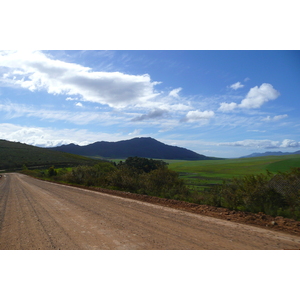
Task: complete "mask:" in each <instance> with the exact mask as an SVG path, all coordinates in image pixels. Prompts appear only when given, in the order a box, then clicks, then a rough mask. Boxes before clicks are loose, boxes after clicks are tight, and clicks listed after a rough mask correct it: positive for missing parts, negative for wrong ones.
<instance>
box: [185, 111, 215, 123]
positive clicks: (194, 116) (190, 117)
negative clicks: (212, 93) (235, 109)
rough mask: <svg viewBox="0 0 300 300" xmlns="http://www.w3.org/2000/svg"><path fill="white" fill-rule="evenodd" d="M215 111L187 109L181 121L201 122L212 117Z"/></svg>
mask: <svg viewBox="0 0 300 300" xmlns="http://www.w3.org/2000/svg"><path fill="white" fill-rule="evenodd" d="M214 115H215V113H214V112H213V111H211V110H205V111H199V110H194V111H189V112H188V113H187V114H186V116H185V118H184V119H183V120H182V121H183V122H199V121H202V123H203V122H204V123H206V122H208V121H209V120H210V119H211V118H213V117H214Z"/></svg>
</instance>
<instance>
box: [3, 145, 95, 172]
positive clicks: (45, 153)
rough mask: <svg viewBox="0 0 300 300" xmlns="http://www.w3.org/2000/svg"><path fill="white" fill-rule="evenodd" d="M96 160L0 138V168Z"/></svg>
mask: <svg viewBox="0 0 300 300" xmlns="http://www.w3.org/2000/svg"><path fill="white" fill-rule="evenodd" d="M95 163H97V161H96V160H93V159H89V158H87V157H83V156H78V155H74V154H68V153H63V152H57V151H52V150H49V149H45V148H40V147H35V146H30V145H26V144H22V143H16V142H9V141H6V140H0V170H4V169H5V170H7V169H18V168H22V166H23V165H24V164H25V165H26V166H27V167H34V166H35V167H36V166H45V167H47V166H52V165H55V166H58V165H59V166H76V165H80V164H81V165H83V164H84V165H88V164H95Z"/></svg>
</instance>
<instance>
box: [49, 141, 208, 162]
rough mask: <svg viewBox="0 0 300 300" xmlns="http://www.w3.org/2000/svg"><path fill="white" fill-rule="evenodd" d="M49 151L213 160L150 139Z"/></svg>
mask: <svg viewBox="0 0 300 300" xmlns="http://www.w3.org/2000/svg"><path fill="white" fill-rule="evenodd" d="M49 149H52V150H57V151H62V152H68V153H73V154H78V155H84V156H100V157H103V158H127V157H134V156H138V157H146V158H154V159H179V160H208V159H213V158H211V157H207V156H205V155H201V154H198V153H196V152H193V151H191V150H188V149H185V148H181V147H177V146H170V145H166V144H163V143H161V142H159V141H157V140H155V139H153V138H150V137H141V138H134V139H131V140H126V141H119V142H96V143H93V144H90V145H87V146H78V145H74V144H69V145H63V146H59V147H54V148H49Z"/></svg>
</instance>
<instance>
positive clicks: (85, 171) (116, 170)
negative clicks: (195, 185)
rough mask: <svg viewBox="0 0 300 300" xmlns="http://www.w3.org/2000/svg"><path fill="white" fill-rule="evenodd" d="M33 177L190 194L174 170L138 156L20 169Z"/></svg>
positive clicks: (147, 192)
mask: <svg viewBox="0 0 300 300" xmlns="http://www.w3.org/2000/svg"><path fill="white" fill-rule="evenodd" d="M23 173H25V174H28V175H32V176H34V177H38V178H42V179H46V180H54V181H57V182H61V183H71V184H76V185H83V186H95V187H102V188H107V189H113V190H120V191H126V192H131V193H137V194H144V195H150V196H157V197H161V198H169V199H176V200H191V195H192V192H191V191H190V190H189V188H188V187H187V186H186V185H185V183H184V180H183V179H180V178H179V176H178V174H177V173H176V172H175V171H172V170H169V169H168V167H167V163H165V162H164V161H160V160H153V159H147V158H139V157H129V158H127V159H126V160H125V161H124V162H123V161H120V162H119V163H118V164H116V163H114V162H103V161H102V162H98V163H97V164H95V165H94V166H78V167H75V168H68V169H67V168H59V169H55V168H54V167H53V166H52V167H50V168H49V169H47V170H26V169H24V170H23Z"/></svg>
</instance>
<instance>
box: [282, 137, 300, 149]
mask: <svg viewBox="0 0 300 300" xmlns="http://www.w3.org/2000/svg"><path fill="white" fill-rule="evenodd" d="M280 147H284V148H285V147H300V142H296V141H294V140H289V139H285V140H283V142H282V143H281V145H280Z"/></svg>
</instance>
